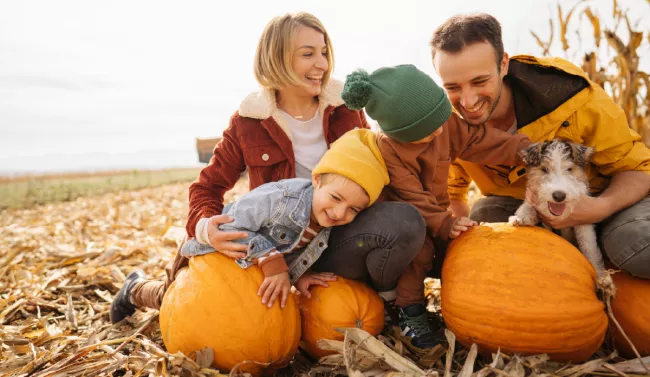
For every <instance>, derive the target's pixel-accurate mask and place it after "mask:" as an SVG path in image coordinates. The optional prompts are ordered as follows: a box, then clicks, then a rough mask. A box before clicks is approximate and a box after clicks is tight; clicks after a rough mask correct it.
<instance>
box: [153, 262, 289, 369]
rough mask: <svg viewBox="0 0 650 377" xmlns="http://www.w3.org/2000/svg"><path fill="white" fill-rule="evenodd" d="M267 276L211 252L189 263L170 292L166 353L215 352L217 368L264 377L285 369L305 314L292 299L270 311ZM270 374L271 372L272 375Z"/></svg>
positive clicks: (165, 309) (164, 310)
mask: <svg viewBox="0 0 650 377" xmlns="http://www.w3.org/2000/svg"><path fill="white" fill-rule="evenodd" d="M263 280H264V274H263V273H262V271H261V269H260V268H259V267H257V266H252V267H249V268H248V269H242V268H241V267H239V266H238V265H237V264H236V263H235V262H234V261H233V260H232V259H230V258H228V257H226V256H224V255H222V254H219V253H211V254H207V255H203V256H199V257H194V258H192V259H190V264H189V267H188V268H186V269H183V270H182V271H181V272H180V273H179V274H178V275H177V277H176V280H175V281H174V283H173V284H172V285H171V286H170V287H169V289H168V290H167V292H166V293H165V298H164V300H163V303H162V307H161V308H160V330H161V332H162V337H163V341H164V342H165V346H166V347H167V350H168V351H169V352H171V353H175V352H178V351H182V352H183V353H184V354H185V355H189V354H190V353H191V352H193V351H198V350H201V349H203V348H205V347H211V348H212V350H213V352H214V362H213V365H214V367H216V368H218V369H219V370H222V371H225V370H231V369H232V368H233V367H234V366H235V365H237V364H239V363H242V362H245V361H246V362H248V363H245V364H243V365H241V370H242V371H244V372H248V373H251V374H253V375H260V374H261V373H262V372H263V371H264V369H267V368H264V367H263V366H261V365H259V364H256V363H261V364H268V369H269V370H268V371H272V370H275V369H279V368H282V367H284V366H286V365H287V364H288V363H289V362H290V361H291V359H292V358H293V356H294V354H295V352H296V350H297V349H298V343H299V341H300V312H299V310H298V306H297V305H296V302H295V300H294V298H293V296H291V297H289V299H288V300H287V305H286V306H285V308H284V309H282V308H280V304H279V302H276V303H275V304H273V307H271V308H268V307H266V306H265V305H263V304H262V299H261V298H260V297H259V296H257V290H258V289H259V287H260V285H261V284H262V281H263ZM268 371H267V372H268Z"/></svg>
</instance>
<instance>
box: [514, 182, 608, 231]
mask: <svg viewBox="0 0 650 377" xmlns="http://www.w3.org/2000/svg"><path fill="white" fill-rule="evenodd" d="M526 201H528V202H529V203H530V204H532V206H533V207H534V208H535V210H536V211H537V214H538V215H539V219H540V220H541V221H542V222H543V223H544V224H546V225H548V226H550V227H551V228H553V229H564V228H569V227H574V226H577V225H585V224H596V223H599V222H601V221H603V220H605V218H606V217H607V216H608V214H609V212H610V210H609V209H608V203H607V201H606V200H603V199H601V198H598V197H593V196H589V195H581V196H580V197H579V198H578V199H577V200H576V201H575V203H574V205H573V209H572V210H571V213H569V216H567V217H566V218H563V219H559V218H557V217H555V216H547V215H545V213H546V212H547V211H543V210H542V208H544V206H546V205H548V204H547V203H539V201H538V197H537V193H536V192H534V191H532V190H528V191H526Z"/></svg>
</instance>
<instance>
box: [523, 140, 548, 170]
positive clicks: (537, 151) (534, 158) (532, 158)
mask: <svg viewBox="0 0 650 377" xmlns="http://www.w3.org/2000/svg"><path fill="white" fill-rule="evenodd" d="M542 145H543V144H542V143H532V144H531V145H529V146H527V147H526V148H524V149H522V150H520V151H519V157H520V158H521V161H522V162H523V163H524V165H526V166H539V164H541V163H542Z"/></svg>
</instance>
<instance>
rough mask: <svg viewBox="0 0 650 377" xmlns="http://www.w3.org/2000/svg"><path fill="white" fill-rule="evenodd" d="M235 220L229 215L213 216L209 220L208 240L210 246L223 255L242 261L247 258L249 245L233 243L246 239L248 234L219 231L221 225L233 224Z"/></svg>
mask: <svg viewBox="0 0 650 377" xmlns="http://www.w3.org/2000/svg"><path fill="white" fill-rule="evenodd" d="M233 220H234V219H233V218H232V217H230V216H228V215H217V216H212V217H211V218H210V219H209V220H208V240H209V241H210V245H211V246H212V247H214V248H215V249H217V251H219V252H220V253H221V254H223V255H225V256H227V257H230V258H232V259H241V258H244V257H245V256H246V250H248V245H245V244H241V243H237V242H232V241H233V240H237V239H240V238H246V237H247V236H248V233H246V232H224V231H222V230H219V225H221V224H226V223H230V222H232V221H233Z"/></svg>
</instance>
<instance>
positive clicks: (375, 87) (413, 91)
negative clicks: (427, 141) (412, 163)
mask: <svg viewBox="0 0 650 377" xmlns="http://www.w3.org/2000/svg"><path fill="white" fill-rule="evenodd" d="M341 97H343V101H345V104H346V105H347V107H348V108H350V109H352V110H360V109H362V108H363V107H365V108H366V112H367V113H368V115H370V117H371V118H372V119H374V120H376V121H377V122H378V123H379V127H380V128H381V130H382V131H383V132H384V133H385V134H386V135H388V136H390V137H391V138H393V139H396V140H399V141H404V142H413V141H417V140H421V139H424V138H425V137H427V136H429V135H431V134H432V133H433V132H434V131H435V130H437V129H438V128H440V126H442V125H443V124H444V123H445V122H446V121H447V119H449V116H450V115H451V103H450V102H449V100H448V99H447V95H446V94H445V92H444V90H442V88H440V87H439V86H438V85H437V84H436V83H435V82H434V81H433V79H431V77H429V75H427V74H426V73H424V72H422V71H420V70H419V69H417V68H416V67H415V66H413V65H398V66H396V67H385V68H380V69H378V70H376V71H374V72H373V73H371V74H368V72H366V71H364V70H357V71H355V72H352V73H351V74H349V75H348V76H347V77H346V80H345V86H344V87H343V93H342V94H341Z"/></svg>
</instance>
